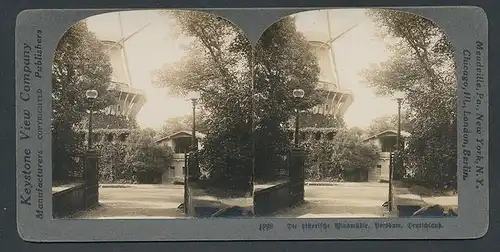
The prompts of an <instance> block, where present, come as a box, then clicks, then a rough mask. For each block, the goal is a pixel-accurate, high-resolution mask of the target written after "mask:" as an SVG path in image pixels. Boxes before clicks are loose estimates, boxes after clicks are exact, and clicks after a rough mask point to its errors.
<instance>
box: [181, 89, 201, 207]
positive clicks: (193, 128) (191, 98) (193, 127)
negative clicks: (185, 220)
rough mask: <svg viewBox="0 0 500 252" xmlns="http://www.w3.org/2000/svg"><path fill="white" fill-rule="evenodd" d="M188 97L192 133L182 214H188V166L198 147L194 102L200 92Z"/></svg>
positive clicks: (185, 174)
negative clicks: (191, 114) (191, 109)
mask: <svg viewBox="0 0 500 252" xmlns="http://www.w3.org/2000/svg"><path fill="white" fill-rule="evenodd" d="M188 97H189V98H188V99H189V100H191V104H192V107H193V125H192V133H191V151H190V155H189V159H188V162H187V165H186V167H185V172H184V214H186V215H188V214H189V208H190V206H189V189H188V183H189V172H190V169H189V166H191V165H192V162H193V161H194V160H195V158H196V157H194V156H193V155H195V152H196V150H197V149H198V146H197V144H196V119H195V118H196V104H197V103H198V100H199V99H200V93H199V92H196V91H193V92H190V93H189V94H188Z"/></svg>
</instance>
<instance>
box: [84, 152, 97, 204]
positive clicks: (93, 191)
mask: <svg viewBox="0 0 500 252" xmlns="http://www.w3.org/2000/svg"><path fill="white" fill-rule="evenodd" d="M84 162H85V163H84V171H83V177H84V183H85V203H84V205H85V209H89V208H92V207H95V206H97V205H98V204H99V156H98V154H97V152H96V151H93V150H89V151H87V153H86V155H85V161H84Z"/></svg>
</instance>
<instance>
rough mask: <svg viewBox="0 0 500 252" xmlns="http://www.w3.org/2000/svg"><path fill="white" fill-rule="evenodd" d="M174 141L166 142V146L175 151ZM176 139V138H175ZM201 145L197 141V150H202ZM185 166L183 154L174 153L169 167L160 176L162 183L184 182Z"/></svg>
mask: <svg viewBox="0 0 500 252" xmlns="http://www.w3.org/2000/svg"><path fill="white" fill-rule="evenodd" d="M175 139H176V138H174V139H170V140H168V141H167V142H166V144H167V146H169V147H170V148H172V149H173V150H174V149H175ZM177 139H178V138H177ZM202 148H203V144H202V143H201V141H200V140H198V149H202ZM185 165H186V159H185V153H174V157H173V160H172V163H171V164H170V167H168V168H167V169H166V170H165V171H164V173H163V175H162V183H164V184H168V183H172V182H182V181H184V167H185Z"/></svg>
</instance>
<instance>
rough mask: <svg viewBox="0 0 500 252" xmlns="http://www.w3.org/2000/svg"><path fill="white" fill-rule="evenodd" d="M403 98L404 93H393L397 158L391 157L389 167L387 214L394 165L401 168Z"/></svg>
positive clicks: (390, 205) (390, 198) (390, 210)
mask: <svg viewBox="0 0 500 252" xmlns="http://www.w3.org/2000/svg"><path fill="white" fill-rule="evenodd" d="M403 97H404V93H403V92H399V91H398V92H395V93H394V98H395V99H396V101H397V103H398V133H397V136H396V151H397V152H396V153H397V156H396V157H394V156H393V160H392V161H393V162H392V164H391V165H390V166H389V200H388V202H387V205H388V208H389V212H392V209H393V204H392V203H393V195H392V194H393V179H394V163H396V166H397V168H398V169H399V170H400V168H401V167H399V164H400V162H399V157H400V155H401V154H400V153H401V103H403Z"/></svg>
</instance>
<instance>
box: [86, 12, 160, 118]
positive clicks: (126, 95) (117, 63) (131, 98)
mask: <svg viewBox="0 0 500 252" xmlns="http://www.w3.org/2000/svg"><path fill="white" fill-rule="evenodd" d="M86 23H87V26H88V28H89V30H90V31H92V32H93V33H94V34H95V35H96V37H97V39H99V40H100V41H101V43H102V44H103V45H104V47H105V52H106V54H108V56H109V58H110V61H111V66H112V68H113V73H112V77H111V84H110V85H109V88H108V90H109V91H111V92H114V93H116V94H117V96H118V103H117V104H116V105H113V106H110V107H108V108H107V109H106V110H105V112H106V114H108V115H113V116H125V117H127V118H135V117H136V116H137V114H138V113H139V111H140V109H141V108H142V106H144V104H145V103H146V94H145V92H144V91H143V90H140V89H136V88H133V86H132V77H131V74H130V67H129V60H128V57H127V51H126V50H125V42H126V41H128V40H129V39H130V38H132V37H134V36H135V35H137V34H138V33H139V32H141V31H142V30H144V29H145V28H146V27H148V26H149V25H150V24H151V22H149V23H148V24H146V25H144V26H142V27H141V28H139V29H138V30H136V31H135V32H133V33H131V34H129V35H125V33H124V29H123V23H122V17H121V13H120V12H112V13H106V14H103V15H98V16H93V17H90V18H88V19H87V20H86ZM110 27H111V29H110Z"/></svg>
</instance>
